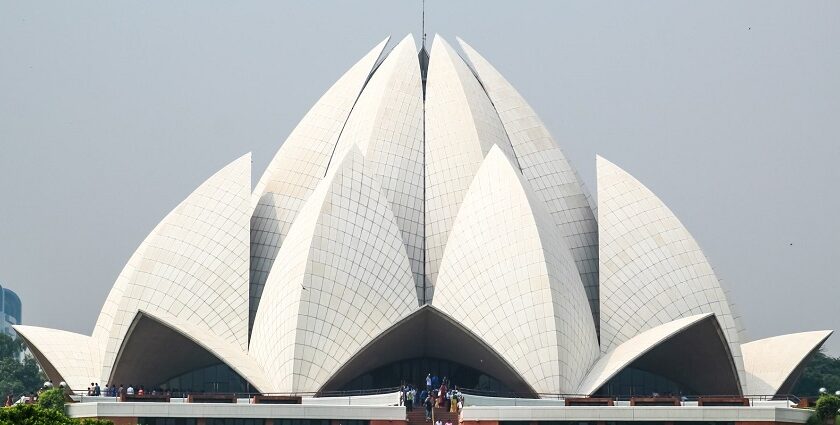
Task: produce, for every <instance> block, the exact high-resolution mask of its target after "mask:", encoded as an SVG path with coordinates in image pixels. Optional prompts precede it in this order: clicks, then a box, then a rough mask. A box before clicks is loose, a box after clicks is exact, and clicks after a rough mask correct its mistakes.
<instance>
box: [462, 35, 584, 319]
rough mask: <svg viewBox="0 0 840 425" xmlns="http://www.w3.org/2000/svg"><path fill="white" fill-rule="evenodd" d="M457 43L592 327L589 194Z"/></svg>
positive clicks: (507, 93)
mask: <svg viewBox="0 0 840 425" xmlns="http://www.w3.org/2000/svg"><path fill="white" fill-rule="evenodd" d="M458 43H459V44H460V45H461V48H463V49H464V52H465V53H466V54H467V58H468V59H469V61H470V62H471V63H472V65H473V68H474V69H475V71H476V74H478V78H479V79H480V80H481V83H482V86H483V87H484V89H485V90H486V91H487V95H488V96H489V97H490V100H492V101H493V106H495V108H496V112H498V113H499V118H500V119H501V120H502V124H503V125H504V128H505V131H506V132H507V135H508V137H509V138H510V143H511V145H512V146H513V152H514V153H515V154H516V159H517V160H518V161H519V165H520V166H521V167H522V175H523V176H525V178H526V179H527V180H528V182H529V183H530V185H531V187H532V188H533V189H534V192H536V194H537V195H538V196H539V197H540V199H541V200H542V201H543V202H544V203H545V205H546V206H547V207H548V212H549V213H551V216H552V218H553V219H554V221H555V222H556V223H557V226H558V227H560V232H561V234H562V235H563V236H565V237H566V243H568V244H569V246H570V247H571V249H572V256H573V257H574V259H575V263H576V264H577V269H578V272H579V273H580V279H581V281H582V282H583V286H584V288H585V289H586V294H587V297H588V298H589V307H590V308H591V309H592V313H593V318H594V319H595V324H596V325H597V324H598V223H597V222H596V221H595V214H594V213H593V212H592V208H590V204H589V200H588V197H589V194H588V192H587V191H586V189H585V188H584V186H583V182H582V181H581V179H580V178H579V177H578V175H577V172H576V171H575V170H574V168H572V165H571V164H570V163H569V161H568V160H567V159H566V156H565V155H564V154H563V151H562V150H561V149H560V147H559V146H558V145H557V143H556V142H555V141H554V139H553V138H552V137H551V134H549V132H548V129H547V128H545V125H543V123H542V121H541V120H540V118H539V117H538V116H537V113H536V112H534V110H533V109H531V106H529V105H528V102H526V101H525V99H524V98H522V96H521V95H520V94H519V93H518V92H517V91H516V89H515V88H513V86H512V85H511V84H510V83H508V82H507V80H505V78H504V77H503V76H502V74H500V73H499V72H498V71H497V70H496V68H494V67H493V65H490V63H489V62H487V60H486V59H484V58H483V57H482V56H481V55H479V54H478V52H476V51H475V50H473V48H472V47H470V46H469V45H468V44H467V43H465V42H464V41H463V40H461V39H458Z"/></svg>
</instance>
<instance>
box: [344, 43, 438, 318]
mask: <svg viewBox="0 0 840 425" xmlns="http://www.w3.org/2000/svg"><path fill="white" fill-rule="evenodd" d="M353 146H356V147H358V149H359V150H360V151H361V152H362V154H363V155H364V156H365V163H366V164H367V166H368V167H369V168H370V169H371V171H372V172H373V175H374V177H375V179H376V181H377V182H378V183H379V187H380V188H381V190H382V194H383V195H385V197H386V198H387V199H388V201H389V202H390V204H391V210H392V211H393V212H394V216H395V217H396V220H397V225H398V226H399V228H400V231H401V232H402V239H403V242H404V243H405V248H406V252H408V257H409V260H410V262H411V270H412V272H413V273H414V282H415V286H416V290H417V298H418V303H420V304H422V302H423V296H424V291H423V287H424V286H423V233H424V228H423V220H424V214H423V205H424V198H423V193H424V192H423V190H424V187H423V186H424V181H423V175H424V174H423V168H424V165H425V164H424V162H423V89H422V87H421V82H420V65H419V62H418V60H417V48H416V46H415V45H414V38H413V37H412V36H411V35H408V36H406V37H405V38H404V39H403V40H402V41H401V42H400V43H399V44H398V45H397V46H396V47H394V49H393V50H392V51H391V52H390V53H389V54H388V57H387V58H386V59H385V61H384V62H382V64H381V65H380V66H379V68H377V70H376V73H375V74H373V76H372V77H371V79H370V81H369V82H368V83H367V85H366V86H365V90H364V91H363V92H362V95H361V96H359V100H358V102H356V106H355V107H354V108H353V112H352V113H351V114H350V118H349V119H348V120H347V125H346V126H345V127H344V130H343V131H342V132H341V137H340V139H339V141H338V146H337V147H336V153H335V157H336V158H342V157H344V155H345V154H346V152H347V151H348V150H350V149H351V148H352V147H353ZM338 165H340V164H337V163H335V162H334V163H333V164H332V167H335V166H338Z"/></svg>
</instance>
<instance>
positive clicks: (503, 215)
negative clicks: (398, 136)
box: [433, 147, 598, 394]
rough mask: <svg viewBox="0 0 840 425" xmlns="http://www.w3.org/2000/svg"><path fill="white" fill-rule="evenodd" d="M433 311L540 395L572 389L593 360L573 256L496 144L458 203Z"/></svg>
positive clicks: (588, 316) (594, 343) (594, 345)
mask: <svg viewBox="0 0 840 425" xmlns="http://www.w3.org/2000/svg"><path fill="white" fill-rule="evenodd" d="M433 305H434V306H435V307H437V308H439V309H440V310H441V311H443V312H445V313H447V314H448V315H450V316H451V317H452V318H454V319H455V320H457V321H458V322H460V323H461V324H463V325H464V326H465V327H467V328H468V329H470V330H471V331H472V332H474V333H475V334H476V335H478V336H479V337H480V338H482V339H483V340H484V341H485V342H486V343H487V344H488V345H489V346H490V347H492V348H493V349H494V350H496V352H498V353H499V354H500V355H501V356H502V357H503V358H505V359H506V360H507V362H508V363H510V364H511V365H512V366H513V367H514V368H515V369H516V370H517V371H518V372H519V373H520V374H521V376H522V377H523V378H524V379H525V381H526V382H528V383H529V384H530V385H531V386H532V387H533V388H534V389H535V390H536V391H537V392H541V393H566V394H571V393H574V392H575V391H576V390H577V388H578V385H579V384H580V381H581V379H583V376H584V374H585V373H586V371H587V370H588V369H589V367H590V366H591V365H592V363H593V362H594V361H595V359H596V358H597V356H598V340H597V338H596V336H595V325H594V323H593V321H592V313H591V312H590V310H589V304H588V303H587V301H586V293H585V291H584V290H583V285H581V283H580V275H579V274H578V273H577V269H576V267H575V262H574V259H573V257H572V254H571V250H570V249H569V246H568V245H567V244H566V242H565V238H563V236H562V235H561V234H560V231H559V229H558V228H557V226H556V225H555V224H554V222H553V220H552V219H551V216H550V215H549V214H548V212H547V211H546V210H545V206H544V205H543V204H542V201H541V200H539V198H538V197H537V196H536V195H535V194H534V193H533V192H532V191H531V189H530V188H529V187H528V184H527V183H526V182H525V181H524V179H523V178H522V177H521V175H520V174H519V171H518V170H517V169H515V166H514V165H513V164H511V163H510V161H509V160H508V158H507V156H506V155H504V154H503V153H502V151H501V150H500V149H499V148H498V147H494V148H493V149H492V150H491V152H490V154H488V155H487V158H486V159H485V160H484V162H483V164H482V165H481V168H480V169H479V170H478V173H477V175H476V177H475V179H474V180H473V182H472V185H470V188H469V190H468V192H467V194H466V196H465V197H464V202H463V204H462V205H461V209H460V212H459V213H458V217H457V218H456V219H455V223H454V225H453V227H452V233H451V235H450V237H449V243H448V244H447V247H446V251H445V253H444V257H443V261H442V262H441V267H440V274H439V276H438V283H437V289H436V295H435V299H434V302H433Z"/></svg>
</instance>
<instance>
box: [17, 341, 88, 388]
mask: <svg viewBox="0 0 840 425" xmlns="http://www.w3.org/2000/svg"><path fill="white" fill-rule="evenodd" d="M13 328H14V330H15V331H16V332H17V333H18V335H19V336H20V337H21V338H23V340H24V341H25V342H26V345H27V346H28V347H29V349H30V351H32V354H33V355H34V356H35V359H36V360H37V361H38V364H40V365H41V367H42V368H43V369H44V371H45V372H46V373H47V377H48V378H49V379H51V380H52V381H53V384H54V385H58V383H59V382H61V380H64V381H65V382H66V383H67V385H68V386H69V387H70V389H71V390H73V391H86V390H87V389H88V388H89V387H90V384H91V382H93V383H99V384H100V385H103V382H101V381H99V364H100V361H101V359H100V357H99V354H100V350H99V345H98V344H97V343H96V341H94V339H93V338H91V337H90V336H87V335H80V334H77V333H73V332H67V331H61V330H58V329H48V328H41V327H37V326H25V325H15V326H13ZM56 375H57V376H56Z"/></svg>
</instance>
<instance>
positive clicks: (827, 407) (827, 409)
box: [815, 394, 840, 421]
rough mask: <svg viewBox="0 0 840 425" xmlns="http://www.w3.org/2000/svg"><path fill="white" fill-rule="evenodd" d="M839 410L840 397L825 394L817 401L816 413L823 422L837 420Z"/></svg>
mask: <svg viewBox="0 0 840 425" xmlns="http://www.w3.org/2000/svg"><path fill="white" fill-rule="evenodd" d="M838 410H840V397H837V396H836V395H832V394H823V395H821V396H820V398H819V399H818V400H817V408H816V410H815V413H816V414H817V418H818V419H819V420H821V421H825V420H827V419H834V418H836V417H837V411H838Z"/></svg>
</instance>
